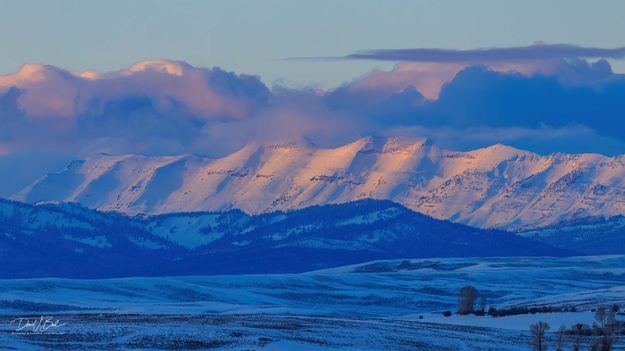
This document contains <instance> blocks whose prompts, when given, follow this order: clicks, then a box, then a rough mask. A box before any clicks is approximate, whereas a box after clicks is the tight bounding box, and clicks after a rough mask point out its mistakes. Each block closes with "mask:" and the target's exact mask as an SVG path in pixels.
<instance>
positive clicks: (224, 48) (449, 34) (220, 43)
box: [0, 0, 625, 88]
mask: <svg viewBox="0 0 625 351" xmlns="http://www.w3.org/2000/svg"><path fill="white" fill-rule="evenodd" d="M1 3H2V10H1V11H0V31H2V33H4V34H3V35H2V36H0V47H1V48H2V50H1V51H0V52H1V53H0V73H4V74H7V73H12V72H15V71H16V70H17V69H18V68H19V67H20V66H21V65H22V64H24V63H46V64H52V65H55V66H58V67H63V68H67V69H71V70H87V69H90V70H96V71H109V70H118V69H121V68H125V67H128V66H130V65H131V64H133V63H135V62H137V61H140V60H145V59H155V58H158V59H173V60H184V61H186V62H189V63H191V64H193V65H195V66H204V67H212V66H219V67H222V68H224V69H226V70H231V71H236V72H243V73H250V74H258V75H260V76H261V77H262V79H263V81H264V82H265V83H266V84H268V85H273V83H275V82H279V83H281V84H287V85H289V86H294V87H302V86H318V87H323V88H329V87H335V86H337V85H339V84H340V83H342V82H345V81H349V80H352V79H354V78H356V77H358V76H360V75H363V74H365V73H366V72H368V71H370V70H371V69H373V68H381V69H390V68H391V67H392V66H393V63H391V62H378V61H347V62H346V61H330V62H327V61H324V62H303V61H287V60H282V59H283V58H286V57H293V56H338V55H345V54H349V53H352V52H355V51H359V50H365V49H396V48H445V49H473V48H481V47H509V46H525V45H529V44H532V43H533V42H536V41H543V42H546V43H570V44H577V45H581V46H593V47H605V48H612V47H619V46H623V45H624V39H623V33H625V2H624V1H619V0H612V1H610V0H606V1H601V2H591V1H571V0H569V1H560V0H555V1H501V0H493V1H399V0H387V1H326V0H317V1H278V0H267V1H237V0H235V1H158V0H145V1H100V2H95V1H80V0H78V1H68V0H60V1H28V0H26V1H24V0H19V1H18V0H15V1H13V0H3V1H2V2H1ZM611 63H612V66H613V69H614V70H615V71H621V72H622V71H624V70H625V63H624V62H623V61H611Z"/></svg>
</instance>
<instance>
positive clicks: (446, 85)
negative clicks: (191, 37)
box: [0, 59, 625, 164]
mask: <svg viewBox="0 0 625 351" xmlns="http://www.w3.org/2000/svg"><path fill="white" fill-rule="evenodd" d="M623 116H625V79H624V77H623V75H620V74H617V73H614V72H612V70H611V68H610V65H609V63H608V62H606V61H605V60H599V61H597V62H594V63H591V62H588V61H586V60H581V59H569V60H544V61H531V62H520V61H519V62H517V61H513V62H503V61H501V62H491V63H488V64H481V65H471V64H467V63H459V62H451V63H448V62H444V63H438V62H426V63H422V62H402V63H399V64H397V65H396V66H395V67H394V68H393V69H392V70H390V71H373V72H370V73H369V74H366V75H364V76H362V77H359V78H357V79H355V80H354V81H352V82H347V83H345V84H343V85H341V86H340V87H338V88H336V89H332V90H328V91H322V92H320V91H317V90H313V89H289V88H286V87H280V86H276V87H273V88H272V89H269V88H267V87H266V86H265V85H264V84H263V83H262V82H261V81H260V79H259V78H258V77H256V76H250V75H243V74H235V73H232V72H226V71H223V70H221V69H219V68H212V69H206V68H198V67H193V66H190V65H188V64H186V63H183V62H172V61H144V62H140V63H138V64H136V65H134V66H132V67H130V68H127V69H123V70H120V71H115V72H108V73H97V72H70V71H67V70H63V69H59V68H56V67H52V66H44V65H26V66H24V67H23V68H22V69H21V70H20V71H19V72H17V73H16V74H13V75H7V76H0V125H1V126H2V128H0V158H3V157H4V158H6V157H8V156H11V155H18V154H22V155H27V154H28V155H31V154H32V153H35V152H40V151H41V150H46V152H48V153H56V154H60V155H62V156H63V158H65V157H67V156H68V155H74V156H78V157H82V156H84V155H88V154H91V153H95V152H108V153H113V154H121V153H139V154H148V155H165V154H183V153H202V154H208V155H212V156H219V155H223V154H226V153H229V152H232V151H234V150H236V149H238V148H240V147H242V146H243V145H245V144H247V143H249V142H252V141H259V142H272V141H291V140H297V139H307V140H309V141H311V142H313V143H316V144H318V145H320V146H336V145H339V144H343V143H347V142H350V141H353V140H355V139H356V138H359V137H362V136H364V135H370V134H379V135H388V136H393V135H399V136H408V137H429V138H431V139H433V140H434V141H435V142H436V143H438V144H440V145H441V146H444V147H447V148H450V149H459V150H462V149H468V148H475V147H483V146H488V145H492V144H494V143H504V144H509V145H511V146H516V147H520V148H525V149H529V150H532V151H536V152H540V153H548V152H554V151H564V152H580V151H593V152H602V153H607V154H615V153H623V152H625V132H624V131H623V130H622V128H618V126H620V125H622V124H623V120H622V119H623ZM2 154H3V155H4V156H2ZM24 164H27V163H24Z"/></svg>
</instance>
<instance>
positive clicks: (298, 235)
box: [0, 200, 570, 278]
mask: <svg viewBox="0 0 625 351" xmlns="http://www.w3.org/2000/svg"><path fill="white" fill-rule="evenodd" d="M0 253H2V255H0V278H2V277H4V278H8V277H10V278H16V277H20V278H25V277H50V276H52V277H79V278H90V277H97V278H102V277H119V276H137V275H141V276H162V275H190V274H240V273H295V272H303V271H310V270H313V269H321V268H328V267H336V266H340V265H345V264H353V263H360V262H365V261H370V260H373V259H386V258H419V257H460V256H489V255H493V254H497V255H504V256H536V255H550V256H560V255H567V254H569V253H570V251H566V250H560V249H556V248H554V247H552V246H549V245H545V244H542V243H539V242H535V241H532V240H530V239H526V238H523V237H520V236H517V235H514V234H510V233H506V232H502V231H496V230H482V229H476V228H471V227H467V226H464V225H460V224H455V223H451V222H446V221H440V220H436V219H433V218H430V217H427V216H424V215H421V214H419V213H416V212H413V211H410V210H409V209H407V208H405V207H403V206H401V205H398V204H396V203H393V202H390V201H380V200H360V201H356V202H351V203H346V204H340V205H325V206H314V207H309V208H305V209H301V210H293V211H289V212H275V213H267V214H260V215H254V216H250V215H248V214H246V213H244V212H242V211H240V210H231V211H225V212H217V213H172V214H166V215H158V216H153V217H127V216H124V215H120V214H116V213H107V212H98V211H94V210H89V209H86V208H80V207H78V206H77V205H71V204H59V205H53V204H44V205H28V204H22V203H17V202H10V201H4V200H0ZM48 262H54V264H48Z"/></svg>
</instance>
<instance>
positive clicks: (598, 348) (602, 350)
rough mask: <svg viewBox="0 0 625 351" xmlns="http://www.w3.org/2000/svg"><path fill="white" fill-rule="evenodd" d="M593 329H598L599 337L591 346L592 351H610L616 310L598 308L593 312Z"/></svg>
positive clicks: (603, 307) (604, 307)
mask: <svg viewBox="0 0 625 351" xmlns="http://www.w3.org/2000/svg"><path fill="white" fill-rule="evenodd" d="M595 320H596V321H597V322H596V323H595V327H596V328H598V329H599V331H600V333H601V337H600V338H599V339H598V340H596V341H595V342H594V343H593V345H592V350H593V351H610V350H612V344H613V343H614V329H615V324H616V323H615V322H616V310H615V309H614V308H607V307H606V306H599V308H597V311H596V312H595Z"/></svg>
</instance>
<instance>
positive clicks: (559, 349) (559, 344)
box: [556, 325, 566, 351]
mask: <svg viewBox="0 0 625 351" xmlns="http://www.w3.org/2000/svg"><path fill="white" fill-rule="evenodd" d="M564 334H566V327H565V326H563V325H561V326H560V328H558V338H557V339H556V351H562V347H563V345H562V344H563V343H564Z"/></svg>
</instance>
